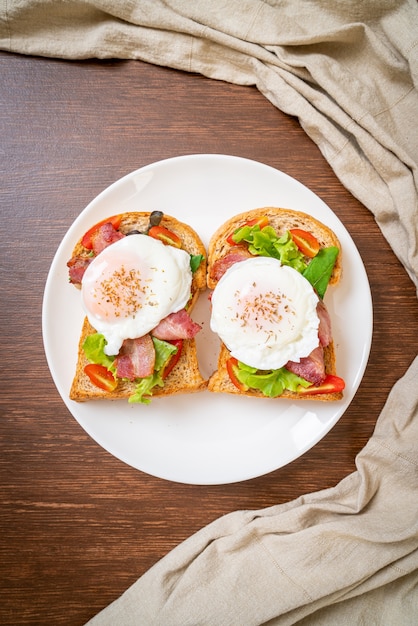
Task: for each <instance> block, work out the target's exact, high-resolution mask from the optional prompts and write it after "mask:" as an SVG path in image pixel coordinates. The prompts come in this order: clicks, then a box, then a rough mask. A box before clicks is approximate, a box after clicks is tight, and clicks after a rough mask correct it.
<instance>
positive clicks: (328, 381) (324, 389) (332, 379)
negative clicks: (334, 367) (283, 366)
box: [297, 374, 345, 396]
mask: <svg viewBox="0 0 418 626" xmlns="http://www.w3.org/2000/svg"><path fill="white" fill-rule="evenodd" d="M344 388H345V382H344V380H343V379H342V378H340V377H339V376H333V375H332V374H328V376H327V377H326V378H325V380H324V382H323V383H322V384H321V385H318V386H316V387H315V386H313V385H312V386H311V387H301V386H299V387H298V389H297V392H298V393H299V394H300V395H301V396H311V395H313V394H318V393H338V392H340V391H342V390H343V389H344Z"/></svg>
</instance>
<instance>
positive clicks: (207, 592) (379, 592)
mask: <svg viewBox="0 0 418 626" xmlns="http://www.w3.org/2000/svg"><path fill="white" fill-rule="evenodd" d="M417 380H418V357H417V358H416V359H415V361H414V363H413V364H412V365H411V367H410V368H409V370H408V372H407V373H406V375H405V376H404V377H403V379H401V381H399V382H398V383H397V384H396V385H395V387H394V389H393V390H392V392H391V394H390V396H389V398H388V400H387V403H386V405H385V407H384V409H383V411H382V413H381V415H380V417H379V420H378V422H377V425H376V429H375V432H374V434H373V436H372V438H371V439H370V440H369V442H368V443H367V445H366V446H365V448H364V449H363V450H362V451H361V452H360V453H359V454H358V456H357V458H356V467H357V470H356V471H355V472H353V473H352V474H350V475H349V476H347V477H346V478H345V479H343V480H342V481H341V482H340V483H339V484H338V485H337V486H336V487H333V488H331V489H326V490H323V491H320V492H317V493H313V494H309V495H305V496H302V497H300V498H298V499H296V500H294V501H292V502H289V503H285V504H280V505H277V506H273V507H270V508H267V509H262V510H258V511H237V512H234V513H230V514H229V515H226V516H224V517H221V518H220V519H218V520H216V521H215V522H213V523H212V524H209V525H208V526H206V527H205V528H203V529H202V530H200V531H199V532H197V533H196V534H195V535H193V536H192V537H190V538H189V539H187V540H186V541H185V542H183V543H182V544H180V546H178V547H177V548H175V549H174V550H172V551H171V552H170V553H169V554H168V555H167V556H166V557H164V558H163V559H162V560H161V561H159V562H158V563H157V564H156V565H154V566H153V567H152V568H151V569H150V570H149V571H148V572H146V573H145V574H144V575H143V576H142V577H141V578H140V579H139V580H138V581H137V582H136V583H135V584H134V585H133V586H132V587H130V588H129V589H128V590H127V591H126V592H125V593H124V594H123V595H122V596H121V597H120V598H119V599H118V600H116V601H115V602H114V603H113V604H111V605H110V606H109V607H107V608H106V609H105V610H104V611H102V612H101V613H99V614H98V615H97V616H96V617H95V618H93V619H92V620H91V621H90V622H89V626H107V625H109V626H111V625H114V624H118V625H119V624H123V625H124V626H134V625H138V624H141V625H142V624H147V625H164V626H178V625H180V624H181V625H182V626H186V625H188V624H190V625H193V626H198V625H202V626H207V625H209V624H211V625H212V624H213V625H216V626H217V625H218V624H219V625H220V624H222V626H228V625H230V626H235V625H236V624H239V625H240V626H250V625H254V626H256V625H258V624H269V625H270V624H280V625H288V624H296V623H297V624H304V623H306V624H309V626H311V625H312V624H314V625H316V624H318V626H319V625H321V626H323V625H324V626H325V625H327V624H332V625H335V624H338V625H339V626H340V625H343V624H350V625H351V624H367V625H369V624H376V625H379V626H383V625H384V626H390V625H393V626H400V625H402V626H408V625H411V626H412V625H413V624H415V623H416V618H417V616H418V454H417V441H418V393H417V384H416V381H417ZM405 389H410V390H411V389H415V391H414V393H408V394H406V393H405ZM305 620H306V621H305Z"/></svg>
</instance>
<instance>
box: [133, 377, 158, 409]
mask: <svg viewBox="0 0 418 626" xmlns="http://www.w3.org/2000/svg"><path fill="white" fill-rule="evenodd" d="M138 381H139V382H138V383H137V385H136V387H135V392H134V393H133V394H132V395H131V396H130V397H129V398H128V402H129V403H130V404H135V403H137V404H149V403H150V402H151V397H150V396H152V391H153V389H154V387H156V386H157V385H158V386H159V387H163V386H164V381H163V379H162V378H161V374H160V372H154V373H153V374H152V375H151V376H147V377H146V378H141V379H138Z"/></svg>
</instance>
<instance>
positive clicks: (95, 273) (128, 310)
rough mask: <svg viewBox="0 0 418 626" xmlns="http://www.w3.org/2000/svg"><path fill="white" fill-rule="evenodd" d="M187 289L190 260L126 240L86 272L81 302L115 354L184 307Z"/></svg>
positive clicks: (157, 245) (147, 240)
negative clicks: (131, 340) (128, 342)
mask: <svg viewBox="0 0 418 626" xmlns="http://www.w3.org/2000/svg"><path fill="white" fill-rule="evenodd" d="M191 284H192V272H191V269H190V255H189V253H188V252H186V251H185V250H181V249H179V248H174V247H173V246H169V245H167V246H166V245H164V244H163V243H162V242H161V241H159V240H157V239H153V238H152V237H150V236H148V235H143V234H135V235H129V236H127V237H124V238H123V239H120V240H119V241H116V242H115V243H113V244H111V245H110V246H108V247H107V248H105V249H104V250H103V251H102V252H100V254H98V255H97V257H95V258H94V259H93V261H92V262H91V263H90V265H89V266H88V267H87V269H86V271H85V273H84V276H83V280H82V284H81V297H82V303H83V307H84V310H85V312H86V315H87V318H88V320H89V322H90V324H91V325H92V326H93V327H94V328H95V329H96V331H97V332H99V333H102V334H103V335H104V337H105V339H106V341H107V345H106V347H105V352H106V354H108V355H116V354H118V352H119V350H120V348H121V346H122V343H123V341H124V340H125V339H135V338H137V337H142V336H143V335H145V334H146V333H148V332H149V331H150V330H152V329H153V328H155V327H156V326H157V325H158V323H159V322H160V321H161V320H162V319H164V318H165V317H167V315H169V314H170V313H175V312H177V311H179V310H181V309H182V308H184V307H185V305H186V304H187V302H188V300H189V298H190V290H191Z"/></svg>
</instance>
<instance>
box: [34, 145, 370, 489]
mask: <svg viewBox="0 0 418 626" xmlns="http://www.w3.org/2000/svg"><path fill="white" fill-rule="evenodd" d="M268 205H270V206H281V207H288V208H292V209H295V210H300V211H305V212H307V213H310V214H311V215H313V216H314V217H316V218H318V219H319V220H321V221H323V222H325V223H326V224H328V225H329V226H330V227H331V228H332V229H333V230H334V231H335V232H336V234H337V235H338V237H339V239H340V241H341V245H342V249H343V278H342V281H341V283H340V285H339V286H338V288H336V289H332V288H330V289H329V290H328V291H327V293H326V295H325V301H326V303H327V306H328V308H329V311H330V314H331V318H332V324H333V333H334V341H335V344H336V353H337V366H338V373H339V375H340V376H342V377H343V378H344V379H345V381H346V389H345V392H344V399H343V400H341V401H339V402H336V403H322V402H312V401H303V402H300V403H295V402H291V401H286V400H276V401H274V400H269V399H265V400H264V399H255V398H254V399H253V398H240V397H235V396H228V395H223V394H212V393H210V392H207V391H205V392H202V393H198V394H191V395H180V396H173V397H170V398H154V400H153V401H152V403H151V404H150V405H148V406H145V405H130V404H128V403H127V402H125V401H114V402H110V401H109V402H108V401H103V402H102V401H98V402H86V403H77V402H73V401H71V400H70V399H69V398H68V393H69V389H70V386H71V381H72V378H73V374H74V369H75V364H76V358H77V345H78V340H79V333H80V329H81V324H82V320H83V312H82V308H81V303H80V292H79V290H77V289H75V288H74V286H72V285H70V284H69V283H68V278H67V267H66V262H67V260H68V259H69V258H70V257H71V253H72V249H73V246H74V244H75V242H76V241H77V240H78V239H79V238H80V237H81V236H82V235H83V233H84V232H85V231H86V230H87V229H88V228H89V227H90V226H91V225H92V224H94V223H96V222H98V221H99V220H102V219H103V218H105V217H108V216H110V215H113V214H116V213H120V212H123V211H135V210H140V211H151V210H161V211H164V212H165V213H168V214H171V215H173V216H175V217H176V218H178V219H179V220H182V221H185V222H187V223H189V224H190V225H191V226H192V227H193V228H194V229H195V230H196V231H197V232H198V233H199V234H200V236H201V238H202V240H203V243H204V244H205V245H207V244H208V242H209V238H210V236H211V234H212V233H213V232H214V231H215V229H216V228H217V227H218V226H219V225H220V224H222V223H223V222H224V221H225V220H226V219H227V218H229V217H231V216H233V215H234V214H236V213H240V212H242V211H246V210H249V209H253V208H256V207H262V206H268ZM372 315H373V314H372V302H371V294H370V288H369V283H368V279H367V275H366V272H365V269H364V266H363V263H362V260H361V258H360V255H359V253H358V251H357V248H356V246H355V245H354V242H353V241H352V239H351V237H350V235H349V234H348V232H347V230H346V229H345V227H344V226H343V224H342V223H341V222H340V220H339V219H338V218H337V217H336V215H335V214H334V213H333V212H332V211H331V209H330V208H329V207H328V206H326V205H325V204H324V202H322V200H320V198H318V197H317V196H316V195H315V194H314V193H313V192H311V191H310V190H309V189H307V188H306V187H305V186H303V185H302V184H301V183H299V182H298V181H296V180H294V179H293V178H291V177H289V176H287V175H286V174H284V173H283V172H280V171H278V170H276V169H273V168H271V167H268V166H266V165H263V164H261V163H258V162H255V161H250V160H247V159H242V158H237V157H233V156H224V155H205V154H202V155H192V156H184V157H177V158H173V159H168V160H165V161H160V162H158V163H154V164H151V165H148V166H146V167H143V168H141V169H139V170H137V171H135V172H132V173H131V174H128V175H127V176H125V177H124V178H122V179H121V180H119V181H117V182H115V183H114V184H113V185H111V186H110V187H109V188H108V189H106V190H105V191H103V192H102V193H101V194H100V195H99V196H98V197H97V198H95V199H94V200H93V201H92V202H91V203H90V204H89V205H88V206H87V207H86V209H85V210H84V211H82V213H81V214H80V215H79V216H78V218H77V219H76V220H75V222H74V223H73V225H72V226H71V228H70V229H69V231H68V232H67V234H66V235H65V237H64V239H63V241H62V243H61V245H60V246H59V248H58V251H57V253H56V255H55V257H54V260H53V262H52V265H51V269H50V272H49V275H48V279H47V282H46V287H45V294H44V303H43V316H42V326H43V337H44V347H45V353H46V356H47V360H48V364H49V368H50V370H51V374H52V377H53V379H54V382H55V384H56V386H57V388H58V391H59V393H60V394H61V397H62V399H63V400H64V402H65V404H66V405H67V407H68V409H69V410H70V412H71V413H72V415H73V416H74V417H75V419H76V420H77V421H78V422H79V424H80V425H81V426H82V427H83V428H84V430H85V431H86V432H87V433H88V434H89V435H90V436H91V437H92V438H93V439H94V440H95V441H96V442H97V443H99V444H100V445H101V446H102V447H103V448H105V449H106V450H107V451H108V452H110V453H111V454H113V455H114V456H115V457H117V458H118V459H120V460H122V461H124V462H125V463H127V464H129V465H131V466H133V467H135V468H137V469H139V470H141V471H143V472H146V473H148V474H151V475H153V476H157V477H160V478H164V479H167V480H171V481H176V482H181V483H190V484H223V483H231V482H236V481H242V480H247V479H250V478H254V477H256V476H261V475H263V474H266V473H268V472H271V471H273V470H275V469H277V468H279V467H282V466H284V465H286V464H287V463H290V462H291V461H293V460H294V459H296V458H298V457H299V456H301V455H302V454H304V453H305V452H306V451H307V450H309V449H310V448H312V447H313V446H314V445H315V444H316V443H317V442H318V441H319V440H320V439H322V438H323V437H324V436H325V435H326V433H328V432H329V430H330V429H331V428H332V427H333V426H334V424H335V423H336V422H337V421H338V419H339V418H340V417H341V416H342V415H343V413H344V411H345V410H346V409H347V407H348V405H349V404H350V402H351V401H352V399H353V397H354V395H355V393H356V391H357V388H358V386H359V384H360V381H361V379H362V376H363V374H364V370H365V368H366V364H367V360H368V357H369V352H370V345H371V337H372ZM193 317H194V319H195V320H196V321H197V322H200V323H201V324H202V325H203V331H201V333H199V335H198V356H199V358H200V363H201V370H202V374H203V375H206V376H207V375H209V374H210V373H211V372H212V370H213V369H215V366H216V361H217V350H218V340H217V339H216V338H215V337H214V335H213V334H212V333H211V331H210V330H209V306H208V301H207V298H206V297H205V296H203V297H201V299H200V302H199V304H198V305H197V307H196V309H195V311H194V314H193Z"/></svg>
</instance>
